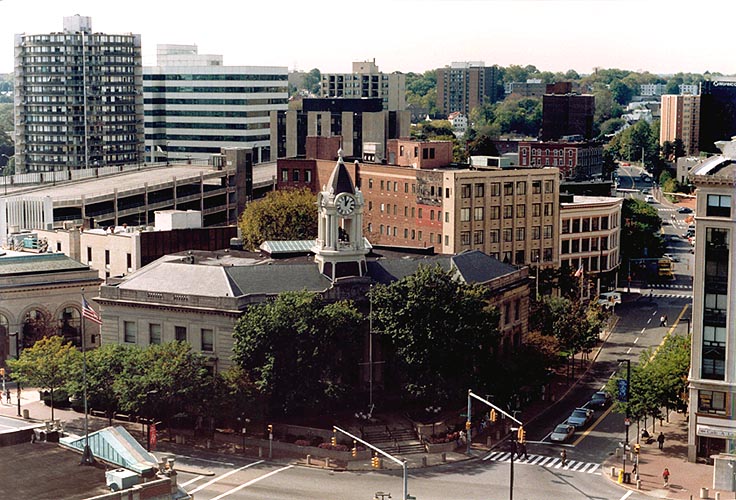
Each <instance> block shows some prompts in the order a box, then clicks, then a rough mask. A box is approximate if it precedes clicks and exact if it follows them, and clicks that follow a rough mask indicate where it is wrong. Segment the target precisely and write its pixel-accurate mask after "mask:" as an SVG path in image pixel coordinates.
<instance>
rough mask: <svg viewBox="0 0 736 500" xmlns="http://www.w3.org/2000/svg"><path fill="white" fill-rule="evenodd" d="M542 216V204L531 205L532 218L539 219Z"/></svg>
mask: <svg viewBox="0 0 736 500" xmlns="http://www.w3.org/2000/svg"><path fill="white" fill-rule="evenodd" d="M541 215H542V204H541V203H532V217H540V216H541Z"/></svg>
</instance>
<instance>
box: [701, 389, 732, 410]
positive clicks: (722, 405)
mask: <svg viewBox="0 0 736 500" xmlns="http://www.w3.org/2000/svg"><path fill="white" fill-rule="evenodd" d="M698 412H700V413H713V414H716V415H725V414H726V393H725V392H721V391H704V390H702V389H701V390H699V391H698Z"/></svg>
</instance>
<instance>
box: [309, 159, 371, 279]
mask: <svg viewBox="0 0 736 500" xmlns="http://www.w3.org/2000/svg"><path fill="white" fill-rule="evenodd" d="M337 155H338V158H337V164H336V165H335V169H334V170H333V171H332V175H331V176H330V180H329V182H328V183H327V185H326V186H323V187H322V191H321V192H320V193H319V194H318V195H317V209H318V210H319V225H318V233H317V240H316V241H315V245H314V247H312V251H314V260H315V262H316V263H317V265H318V266H319V270H320V272H321V273H322V274H324V275H325V276H327V277H328V278H330V279H331V280H333V281H334V280H336V279H337V278H343V277H346V276H365V274H366V263H365V256H366V254H367V253H368V248H366V246H365V240H364V239H363V205H364V204H365V201H364V200H363V193H361V192H360V190H358V189H356V188H355V185H354V184H353V180H352V179H351V178H350V173H348V169H347V168H345V163H344V162H343V160H342V149H340V150H338V152H337Z"/></svg>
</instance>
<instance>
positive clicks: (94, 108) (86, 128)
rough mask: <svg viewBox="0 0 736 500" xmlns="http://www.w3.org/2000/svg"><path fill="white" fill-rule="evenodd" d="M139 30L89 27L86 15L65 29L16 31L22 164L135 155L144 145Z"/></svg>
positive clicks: (108, 161) (36, 167)
mask: <svg viewBox="0 0 736 500" xmlns="http://www.w3.org/2000/svg"><path fill="white" fill-rule="evenodd" d="M141 77H142V73H141V37H140V35H134V34H130V33H128V34H124V35H108V34H105V33H93V32H92V20H91V18H89V17H84V16H79V15H76V16H72V17H65V18H64V31H62V32H57V33H48V34H41V35H26V34H20V35H16V36H15V158H16V168H17V170H18V172H48V171H55V170H74V169H82V168H94V167H105V166H111V165H124V164H131V163H137V162H140V161H141V160H142V152H143V96H142V95H141V92H140V91H141V87H142V79H141Z"/></svg>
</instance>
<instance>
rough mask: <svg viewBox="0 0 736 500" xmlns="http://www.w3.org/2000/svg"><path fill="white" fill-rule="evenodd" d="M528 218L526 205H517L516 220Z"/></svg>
mask: <svg viewBox="0 0 736 500" xmlns="http://www.w3.org/2000/svg"><path fill="white" fill-rule="evenodd" d="M524 217H526V205H516V218H517V219H523V218H524Z"/></svg>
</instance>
